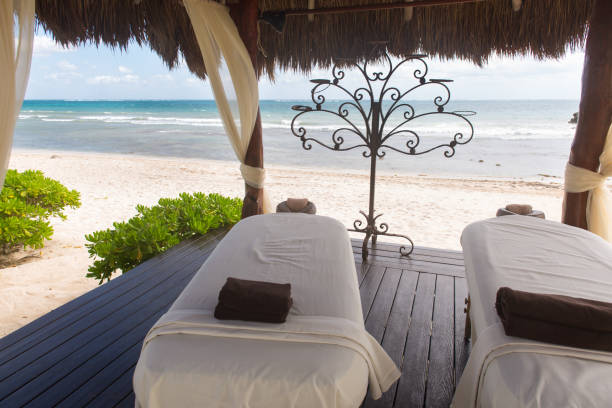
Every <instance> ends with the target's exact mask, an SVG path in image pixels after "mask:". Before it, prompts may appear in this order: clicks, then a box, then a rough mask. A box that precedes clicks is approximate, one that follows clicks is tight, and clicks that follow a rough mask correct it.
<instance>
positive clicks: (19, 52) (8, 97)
mask: <svg viewBox="0 0 612 408" xmlns="http://www.w3.org/2000/svg"><path fill="white" fill-rule="evenodd" d="M34 5H35V0H14V1H10V0H2V1H0V90H2V91H1V93H0V190H1V189H2V186H3V185H4V176H5V175H6V169H7V167H8V163H9V158H10V155H11V146H12V144H13V132H14V131H15V122H16V121H17V117H18V116H19V111H20V110H21V104H22V103H23V98H24V96H25V91H26V87H27V85H28V77H29V76H30V63H31V61H32V46H33V42H34ZM14 16H16V17H17V22H18V24H19V26H18V30H17V39H16V41H15V38H14V26H13V21H14V18H15V17H14Z"/></svg>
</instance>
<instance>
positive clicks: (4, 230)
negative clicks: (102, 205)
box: [0, 170, 81, 255]
mask: <svg viewBox="0 0 612 408" xmlns="http://www.w3.org/2000/svg"><path fill="white" fill-rule="evenodd" d="M80 205H81V202H80V194H79V192H78V191H76V190H68V189H67V188H66V187H65V186H63V185H62V184H61V183H60V182H58V181H56V180H53V179H50V178H48V177H45V176H44V174H43V172H42V171H39V170H26V171H24V172H23V173H19V172H18V171H17V170H9V171H8V172H7V173H6V178H5V180H4V187H3V188H2V192H0V251H1V252H2V254H3V255H6V254H8V253H10V252H13V251H15V250H18V249H19V248H21V247H30V248H42V247H43V245H44V241H45V240H46V239H50V238H51V236H52V235H53V227H52V226H51V224H50V223H49V221H48V220H49V218H51V217H60V218H61V219H66V215H65V214H64V209H65V208H66V207H71V208H78V207H80Z"/></svg>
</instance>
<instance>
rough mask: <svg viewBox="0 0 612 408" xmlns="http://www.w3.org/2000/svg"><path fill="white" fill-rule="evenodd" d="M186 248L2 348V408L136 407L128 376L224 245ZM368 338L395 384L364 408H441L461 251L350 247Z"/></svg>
mask: <svg viewBox="0 0 612 408" xmlns="http://www.w3.org/2000/svg"><path fill="white" fill-rule="evenodd" d="M223 235H224V234H223V233H222V232H218V233H216V234H213V235H210V236H207V237H203V238H200V239H198V240H193V241H189V242H184V243H182V244H180V245H178V246H176V247H174V248H172V249H171V250H169V251H167V252H166V253H165V254H163V255H161V256H158V257H156V258H154V259H151V260H149V261H147V262H145V263H143V264H141V265H140V266H138V267H137V268H135V269H133V270H132V271H130V272H129V273H128V274H125V275H123V276H121V277H118V278H116V279H114V280H112V281H111V282H109V283H106V284H104V285H102V286H100V287H98V288H97V289H95V290H93V291H91V292H88V293H86V294H85V295H83V296H81V297H79V298H77V299H75V300H73V301H71V302H70V303H67V304H65V305H63V306H62V307H60V308H58V309H56V310H54V311H52V312H50V313H48V314H47V315H45V316H42V317H41V318H39V319H38V320H35V321H34V322H32V323H30V324H29V325H27V326H25V327H23V328H21V329H19V330H17V331H15V332H13V333H11V334H9V335H8V336H6V337H4V338H2V339H0V407H20V406H31V407H52V406H63V407H78V406H88V407H105V408H106V407H114V406H126V407H127V406H130V407H132V406H134V394H133V392H132V375H133V371H134V366H135V364H136V361H137V360H138V356H139V354H140V347H141V344H142V340H143V338H144V336H145V334H146V332H147V331H148V329H149V328H150V327H151V326H152V325H153V324H154V323H155V321H156V320H157V319H158V318H159V317H160V316H161V315H162V314H163V313H164V312H165V311H166V310H167V309H168V308H169V307H170V305H171V304H172V302H173V301H174V300H175V299H176V297H177V296H178V295H179V293H180V292H181V291H182V290H183V288H184V287H185V285H186V284H187V283H188V282H189V280H190V279H191V277H192V276H193V274H194V273H195V272H196V271H197V270H198V268H199V267H200V265H202V263H203V262H204V260H205V259H206V258H207V257H208V256H209V255H210V253H211V252H212V250H213V249H214V248H215V246H216V245H217V244H218V242H219V240H220V239H221V238H222V237H223ZM353 250H354V253H355V263H356V266H357V273H358V277H359V284H360V291H361V299H362V306H363V314H364V316H365V319H366V320H365V322H366V328H367V330H368V331H369V332H370V333H371V334H372V335H373V336H374V337H375V338H376V339H377V340H378V341H379V342H381V343H382V345H383V347H384V348H385V349H386V350H387V352H388V353H389V355H390V356H391V357H392V358H393V360H394V361H395V362H396V363H397V365H398V367H400V368H401V371H402V377H401V378H400V380H399V381H398V382H397V383H396V384H394V385H393V387H392V388H391V389H390V390H389V391H388V392H386V393H385V394H384V395H383V398H381V399H379V400H377V401H374V400H372V399H370V398H369V397H367V398H366V400H365V401H364V404H363V406H364V407H402V408H403V407H424V406H425V407H448V405H449V403H450V400H451V397H452V394H453V390H454V388H455V383H456V379H457V378H459V376H460V375H461V372H462V370H463V367H464V366H465V362H466V360H467V356H468V353H469V343H466V342H464V340H463V328H464V322H465V314H464V313H463V307H464V303H463V302H464V298H465V296H466V286H465V282H464V281H465V279H464V277H463V276H464V268H463V256H462V254H461V252H456V251H445V250H438V249H431V248H416V249H415V251H414V253H413V255H412V258H411V259H409V260H408V259H400V257H399V253H398V252H397V251H398V247H397V246H396V245H390V244H382V243H379V244H378V245H377V247H376V249H373V250H372V251H371V253H370V258H369V260H368V262H367V263H362V261H361V254H360V253H361V248H360V243H359V242H358V241H353Z"/></svg>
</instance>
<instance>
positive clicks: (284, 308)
mask: <svg viewBox="0 0 612 408" xmlns="http://www.w3.org/2000/svg"><path fill="white" fill-rule="evenodd" d="M292 305H293V299H292V298H291V284H289V283H285V284H281V283H273V282H260V281H252V280H246V279H238V278H232V277H229V278H227V281H226V282H225V285H223V288H221V291H220V292H219V303H218V304H217V307H216V308H215V317H216V318H217V319H225V320H248V321H259V322H268V323H283V322H284V321H285V320H286V319H287V315H288V314H289V310H290V309H291V306H292Z"/></svg>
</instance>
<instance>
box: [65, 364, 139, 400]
mask: <svg viewBox="0 0 612 408" xmlns="http://www.w3.org/2000/svg"><path fill="white" fill-rule="evenodd" d="M135 368H136V362H134V365H133V366H132V367H131V368H130V369H128V370H127V371H125V372H124V373H123V374H121V376H120V377H119V378H117V379H116V380H115V381H114V382H113V383H112V384H111V385H110V386H109V387H108V388H107V389H105V390H104V391H103V392H102V393H100V394H99V395H97V396H96V397H95V398H94V399H93V400H91V401H89V402H88V403H87V408H107V407H114V406H115V405H117V404H119V403H120V402H121V401H123V399H124V398H125V397H127V396H129V395H130V393H132V392H133V391H132V378H133V377H134V369H135ZM62 406H63V407H66V408H69V407H71V405H63V404H62ZM72 406H74V405H72Z"/></svg>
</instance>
